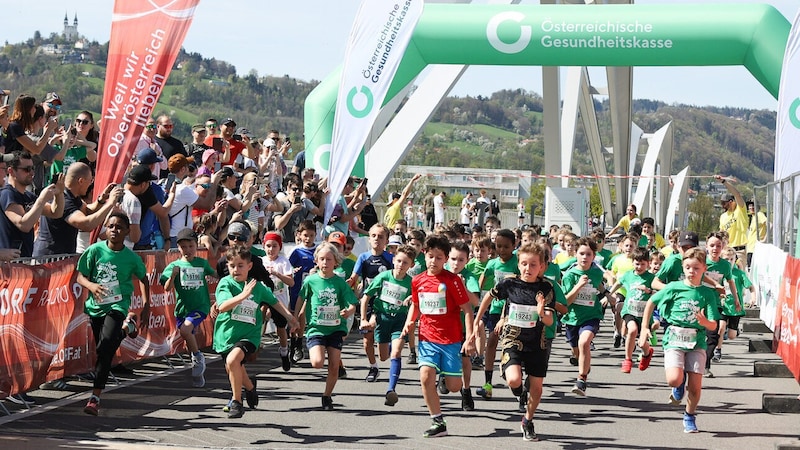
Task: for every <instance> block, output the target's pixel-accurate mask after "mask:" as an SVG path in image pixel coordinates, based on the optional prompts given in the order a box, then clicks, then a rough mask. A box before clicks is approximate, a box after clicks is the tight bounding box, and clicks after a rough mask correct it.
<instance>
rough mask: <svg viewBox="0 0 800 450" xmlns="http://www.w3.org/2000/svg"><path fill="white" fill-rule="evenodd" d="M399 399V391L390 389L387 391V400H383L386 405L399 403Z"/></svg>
mask: <svg viewBox="0 0 800 450" xmlns="http://www.w3.org/2000/svg"><path fill="white" fill-rule="evenodd" d="M397 400H399V397H398V396H397V392H395V391H388V392H387V393H386V400H385V401H384V402H383V404H384V405H386V406H394V405H395V404H396V403H397Z"/></svg>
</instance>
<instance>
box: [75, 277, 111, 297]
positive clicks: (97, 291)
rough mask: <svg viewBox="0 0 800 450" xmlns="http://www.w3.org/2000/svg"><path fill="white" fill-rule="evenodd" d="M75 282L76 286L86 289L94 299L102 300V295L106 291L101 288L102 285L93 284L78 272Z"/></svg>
mask: <svg viewBox="0 0 800 450" xmlns="http://www.w3.org/2000/svg"><path fill="white" fill-rule="evenodd" d="M76 281H77V282H78V284H80V285H81V286H83V287H85V288H86V289H88V290H89V292H91V293H92V295H93V296H94V298H103V294H104V293H105V291H106V289H105V288H104V287H103V285H102V284H99V283H95V282H93V281H92V280H90V279H89V278H87V277H86V276H85V275H84V274H82V273H80V272H78V278H77V280H76Z"/></svg>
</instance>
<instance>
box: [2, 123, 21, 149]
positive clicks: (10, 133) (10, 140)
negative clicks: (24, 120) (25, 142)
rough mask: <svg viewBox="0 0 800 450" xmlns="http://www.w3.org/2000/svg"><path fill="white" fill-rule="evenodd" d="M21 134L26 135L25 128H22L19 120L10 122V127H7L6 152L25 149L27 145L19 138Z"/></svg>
mask: <svg viewBox="0 0 800 450" xmlns="http://www.w3.org/2000/svg"><path fill="white" fill-rule="evenodd" d="M21 136H25V129H24V128H22V125H20V123H19V122H9V124H8V129H6V140H5V143H6V150H5V152H6V153H13V152H19V151H22V150H25V147H23V146H22V144H20V143H19V141H18V140H17V138H19V137H21Z"/></svg>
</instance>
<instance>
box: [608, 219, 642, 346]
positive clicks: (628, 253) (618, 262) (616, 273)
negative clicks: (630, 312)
mask: <svg viewBox="0 0 800 450" xmlns="http://www.w3.org/2000/svg"><path fill="white" fill-rule="evenodd" d="M638 241H639V235H637V234H634V233H628V234H626V235H625V237H623V238H622V240H621V241H620V242H619V249H620V253H619V255H617V257H616V258H614V260H613V261H612V262H611V268H610V270H609V271H608V272H606V281H607V282H608V284H614V283H616V282H617V281H618V280H619V278H620V277H621V276H622V275H624V274H625V273H627V272H630V271H631V270H633V266H634V263H633V250H634V249H636V248H637V242H638ZM627 294H628V291H627V288H626V287H625V286H624V285H621V286H620V287H619V288H618V291H617V293H616V297H615V299H616V303H615V304H616V306H615V307H614V309H613V311H614V348H619V347H620V346H622V336H623V335H624V334H625V321H624V320H622V314H621V312H622V308H623V305H624V303H625V297H626V296H627Z"/></svg>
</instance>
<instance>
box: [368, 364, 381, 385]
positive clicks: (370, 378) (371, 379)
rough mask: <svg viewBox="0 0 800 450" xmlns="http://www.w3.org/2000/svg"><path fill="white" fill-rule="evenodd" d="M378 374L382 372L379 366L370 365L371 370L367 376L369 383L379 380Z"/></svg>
mask: <svg viewBox="0 0 800 450" xmlns="http://www.w3.org/2000/svg"><path fill="white" fill-rule="evenodd" d="M378 374H380V371H379V370H378V368H377V367H370V368H369V372H368V373H367V378H365V380H366V381H367V383H374V382H376V381H378Z"/></svg>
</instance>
